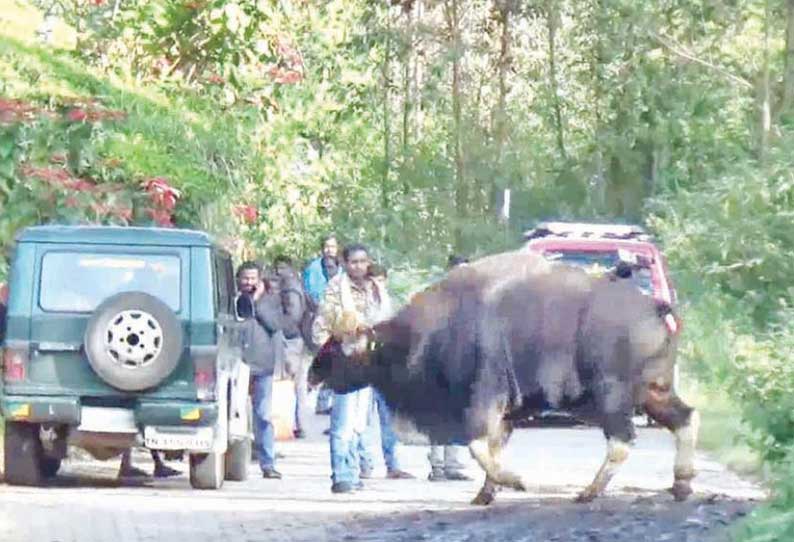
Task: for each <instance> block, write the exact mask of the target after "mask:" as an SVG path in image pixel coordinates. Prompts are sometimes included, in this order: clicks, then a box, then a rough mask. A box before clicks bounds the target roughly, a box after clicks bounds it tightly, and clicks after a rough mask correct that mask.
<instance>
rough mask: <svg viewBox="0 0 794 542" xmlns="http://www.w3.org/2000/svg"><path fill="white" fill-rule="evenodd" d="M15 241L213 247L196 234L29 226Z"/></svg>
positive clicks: (127, 229)
mask: <svg viewBox="0 0 794 542" xmlns="http://www.w3.org/2000/svg"><path fill="white" fill-rule="evenodd" d="M16 239H17V241H18V242H21V243H24V242H39V243H80V244H103V245H106V244H107V245H160V246H205V247H209V246H212V245H213V242H212V238H211V237H210V236H209V235H207V234H206V233H204V232H200V231H195V230H182V229H174V228H140V227H126V226H32V227H29V228H25V229H24V230H22V232H20V233H19V235H17V238H16Z"/></svg>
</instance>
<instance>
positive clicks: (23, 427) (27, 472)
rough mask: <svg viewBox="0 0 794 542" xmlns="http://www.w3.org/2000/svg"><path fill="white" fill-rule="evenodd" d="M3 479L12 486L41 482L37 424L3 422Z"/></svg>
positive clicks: (40, 453)
mask: <svg viewBox="0 0 794 542" xmlns="http://www.w3.org/2000/svg"><path fill="white" fill-rule="evenodd" d="M4 452H5V480H6V483H7V484H9V485H13V486H38V485H41V482H42V469H41V459H42V450H41V440H39V426H38V425H37V424H33V423H20V422H8V421H7V422H5V446H4Z"/></svg>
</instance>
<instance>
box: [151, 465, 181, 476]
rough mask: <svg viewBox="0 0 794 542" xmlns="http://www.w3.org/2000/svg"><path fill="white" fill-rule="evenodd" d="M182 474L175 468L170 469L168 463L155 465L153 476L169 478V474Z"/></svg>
mask: <svg viewBox="0 0 794 542" xmlns="http://www.w3.org/2000/svg"><path fill="white" fill-rule="evenodd" d="M180 474H182V473H181V472H179V471H178V470H176V469H172V468H171V467H169V466H168V465H157V466H156V467H154V477H155V478H170V477H171V476H179V475H180Z"/></svg>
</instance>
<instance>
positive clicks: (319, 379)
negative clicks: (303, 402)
mask: <svg viewBox="0 0 794 542" xmlns="http://www.w3.org/2000/svg"><path fill="white" fill-rule="evenodd" d="M397 327H398V326H397V325H395V323H394V322H393V321H387V322H383V323H381V324H378V325H376V326H375V328H374V329H373V330H372V336H373V337H374V339H372V340H370V342H369V345H368V347H367V349H366V350H365V351H364V352H356V353H353V354H346V353H345V351H344V350H343V349H342V344H341V343H340V342H339V341H337V340H335V339H329V340H328V342H326V343H325V344H324V345H323V346H322V348H321V349H320V351H319V352H318V353H317V355H316V356H315V357H314V361H313V362H312V366H311V368H310V369H309V385H310V386H317V385H319V384H321V383H324V384H325V385H327V386H328V387H329V388H331V389H332V390H334V391H335V392H337V393H349V392H351V391H355V390H358V389H361V388H364V387H366V386H369V385H373V384H374V385H377V384H379V383H381V382H382V381H384V380H393V379H394V377H395V375H394V374H393V373H394V368H395V367H399V366H404V361H405V352H403V351H402V349H401V350H400V353H399V354H402V355H397V354H395V352H394V350H395V348H396V347H395V340H397V343H396V344H404V343H402V342H400V341H399V340H398V339H400V338H401V337H396V336H395V329H396V328H397ZM396 360H402V363H396V364H395V361H396Z"/></svg>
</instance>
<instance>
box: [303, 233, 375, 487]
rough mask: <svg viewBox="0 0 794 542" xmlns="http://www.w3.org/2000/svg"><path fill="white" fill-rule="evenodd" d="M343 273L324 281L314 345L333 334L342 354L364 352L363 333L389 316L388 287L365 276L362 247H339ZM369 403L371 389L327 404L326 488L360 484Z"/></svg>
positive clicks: (341, 395) (367, 261)
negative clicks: (328, 468)
mask: <svg viewBox="0 0 794 542" xmlns="http://www.w3.org/2000/svg"><path fill="white" fill-rule="evenodd" d="M343 258H344V273H342V274H340V275H337V276H335V277H334V278H332V279H331V280H330V281H329V282H328V287H327V289H326V291H325V296H324V297H323V300H322V301H321V302H320V308H319V311H318V314H317V318H316V319H315V320H314V324H313V326H312V335H313V338H314V342H315V344H318V345H325V344H326V343H327V342H328V341H329V340H330V339H333V340H334V341H335V342H336V343H337V344H338V345H339V348H341V349H342V351H344V352H345V354H347V355H353V354H356V353H363V352H364V351H366V348H367V344H368V338H367V334H368V333H369V331H370V330H371V329H372V326H374V325H375V324H376V323H378V322H380V321H381V320H384V319H386V318H387V317H388V316H390V315H389V314H388V313H387V312H386V311H387V310H388V308H389V307H390V306H391V303H390V300H389V298H388V295H389V294H388V292H386V291H385V289H383V288H382V287H381V286H379V285H378V283H376V282H375V281H374V280H373V279H372V277H370V276H369V273H368V271H369V265H370V257H369V251H368V250H367V247H365V246H364V245H361V244H352V245H348V246H347V247H345V250H344V252H343ZM371 406H372V389H371V388H369V387H367V388H363V389H361V390H357V391H354V392H350V393H335V394H334V397H333V406H332V408H331V429H330V451H331V471H332V474H331V479H332V482H333V483H332V486H331V491H332V492H333V493H349V492H351V491H355V490H356V489H360V488H361V487H363V486H362V484H361V480H360V472H359V469H360V464H359V452H358V443H359V440H360V439H361V435H362V433H363V432H364V431H365V430H366V426H367V416H368V413H369V409H370V408H371Z"/></svg>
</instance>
